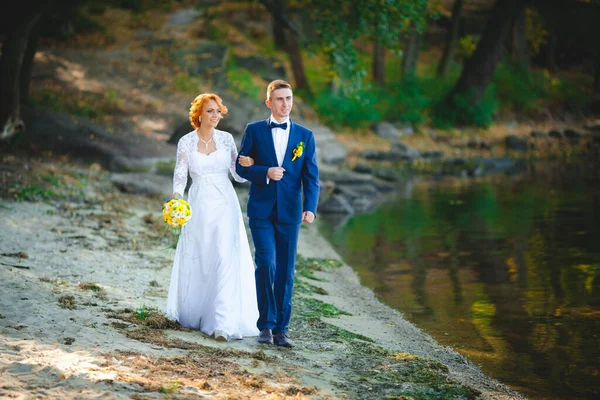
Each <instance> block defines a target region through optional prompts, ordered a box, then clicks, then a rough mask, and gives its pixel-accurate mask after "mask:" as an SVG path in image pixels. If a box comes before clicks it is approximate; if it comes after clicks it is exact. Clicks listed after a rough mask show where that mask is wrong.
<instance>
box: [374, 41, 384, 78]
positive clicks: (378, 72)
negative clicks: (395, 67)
mask: <svg viewBox="0 0 600 400" xmlns="http://www.w3.org/2000/svg"><path fill="white" fill-rule="evenodd" d="M373 48H374V49H373V81H374V82H375V83H376V84H378V85H380V86H383V85H385V47H383V45H382V44H381V43H379V40H377V39H375V43H374V44H373Z"/></svg>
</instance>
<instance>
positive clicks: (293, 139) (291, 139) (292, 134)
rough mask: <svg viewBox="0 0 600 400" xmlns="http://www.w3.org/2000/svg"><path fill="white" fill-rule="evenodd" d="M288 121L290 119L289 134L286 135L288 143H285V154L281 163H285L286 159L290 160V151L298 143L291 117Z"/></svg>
mask: <svg viewBox="0 0 600 400" xmlns="http://www.w3.org/2000/svg"><path fill="white" fill-rule="evenodd" d="M289 121H290V135H289V136H288V143H287V147H286V149H285V156H283V163H282V164H285V163H286V162H287V161H291V160H292V152H293V150H294V147H296V146H297V145H298V143H300V142H299V140H298V138H297V135H296V126H295V124H294V123H293V122H292V120H291V119H290V120H289Z"/></svg>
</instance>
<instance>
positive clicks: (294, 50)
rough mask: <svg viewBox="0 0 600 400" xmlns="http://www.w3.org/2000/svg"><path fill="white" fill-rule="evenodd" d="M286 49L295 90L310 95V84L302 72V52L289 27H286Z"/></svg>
mask: <svg viewBox="0 0 600 400" xmlns="http://www.w3.org/2000/svg"><path fill="white" fill-rule="evenodd" d="M286 38H287V51H288V55H289V56H290V61H291V64H292V72H293V74H294V81H295V90H298V91H302V92H304V94H305V95H307V96H311V90H310V86H309V84H308V79H306V74H305V72H304V62H303V61H302V53H301V52H300V47H299V45H298V38H297V37H296V34H295V33H294V32H292V31H291V30H289V29H286Z"/></svg>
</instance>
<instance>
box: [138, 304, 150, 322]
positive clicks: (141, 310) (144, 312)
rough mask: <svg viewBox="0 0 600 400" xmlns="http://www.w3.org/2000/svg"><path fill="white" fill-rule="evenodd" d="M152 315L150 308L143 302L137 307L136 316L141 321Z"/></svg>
mask: <svg viewBox="0 0 600 400" xmlns="http://www.w3.org/2000/svg"><path fill="white" fill-rule="evenodd" d="M149 316H150V310H149V309H148V308H147V307H146V305H145V304H143V303H142V305H141V306H139V307H138V308H136V309H135V317H136V318H137V319H138V320H140V321H145V320H146V319H147V318H148V317H149Z"/></svg>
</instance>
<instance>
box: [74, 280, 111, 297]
mask: <svg viewBox="0 0 600 400" xmlns="http://www.w3.org/2000/svg"><path fill="white" fill-rule="evenodd" d="M78 287H79V289H81V290H91V291H92V292H94V294H95V295H96V297H98V298H99V299H100V300H107V299H108V294H107V293H106V290H104V288H103V287H101V286H99V285H98V284H97V283H94V282H84V283H80V284H79V285H78Z"/></svg>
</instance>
